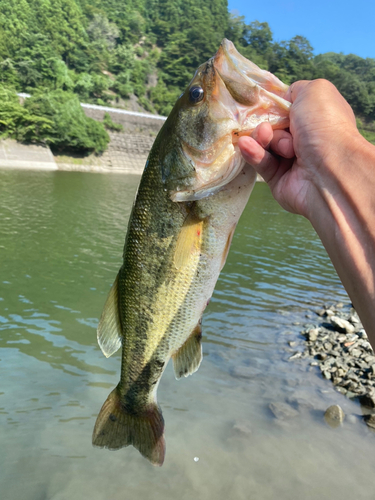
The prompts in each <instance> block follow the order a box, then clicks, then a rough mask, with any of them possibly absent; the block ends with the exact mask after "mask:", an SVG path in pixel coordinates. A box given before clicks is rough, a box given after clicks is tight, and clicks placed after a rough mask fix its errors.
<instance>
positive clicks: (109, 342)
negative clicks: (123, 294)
mask: <svg viewBox="0 0 375 500" xmlns="http://www.w3.org/2000/svg"><path fill="white" fill-rule="evenodd" d="M97 337H98V344H99V346H100V349H101V350H102V352H103V354H104V356H106V357H107V358H109V357H110V356H112V354H114V353H115V352H116V351H117V350H118V349H119V348H120V347H121V323H120V316H119V310H118V275H117V277H116V279H115V282H114V283H113V285H112V288H111V290H110V292H109V294H108V297H107V300H106V303H105V304H104V309H103V312H102V315H101V318H100V321H99V326H98V331H97Z"/></svg>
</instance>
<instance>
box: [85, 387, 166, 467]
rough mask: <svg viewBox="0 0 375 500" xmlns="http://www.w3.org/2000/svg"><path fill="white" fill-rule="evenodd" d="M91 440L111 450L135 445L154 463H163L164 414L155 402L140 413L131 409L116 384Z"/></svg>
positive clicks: (104, 406) (99, 417) (99, 416)
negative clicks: (129, 410) (125, 404)
mask: <svg viewBox="0 0 375 500" xmlns="http://www.w3.org/2000/svg"><path fill="white" fill-rule="evenodd" d="M92 444H93V445H94V446H98V447H100V448H108V449H110V450H118V449H120V448H123V447H125V446H129V445H133V446H134V447H135V448H136V449H137V450H138V451H139V452H140V453H141V455H143V456H144V457H145V458H147V459H148V460H149V461H150V462H151V463H152V464H153V465H159V466H160V465H162V464H163V462H164V455H165V440H164V419H163V415H162V414H161V411H160V409H159V407H158V405H157V404H156V402H155V403H151V404H150V406H149V407H148V408H147V409H146V410H145V411H144V412H143V413H142V414H140V415H135V414H132V413H130V412H128V411H127V410H126V408H125V407H124V405H123V404H122V402H121V396H120V393H119V391H118V389H117V387H116V389H114V390H113V391H112V392H111V393H110V395H109V396H108V398H107V400H106V401H105V403H104V404H103V406H102V408H101V410H100V413H99V415H98V417H97V419H96V423H95V427H94V432H93V435H92Z"/></svg>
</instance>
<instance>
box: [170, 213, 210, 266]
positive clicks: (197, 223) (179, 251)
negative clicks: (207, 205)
mask: <svg viewBox="0 0 375 500" xmlns="http://www.w3.org/2000/svg"><path fill="white" fill-rule="evenodd" d="M203 225H204V220H201V219H198V218H197V217H196V216H194V215H193V214H189V215H188V216H187V218H186V220H185V222H184V224H183V226H182V228H181V231H180V234H179V235H178V238H177V243H176V250H175V253H174V264H175V266H176V268H177V269H181V268H182V267H184V266H185V265H187V264H188V263H189V261H190V259H191V256H192V255H193V254H194V252H196V251H199V250H200V248H201V245H202V231H203Z"/></svg>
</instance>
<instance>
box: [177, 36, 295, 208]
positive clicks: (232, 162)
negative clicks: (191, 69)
mask: <svg viewBox="0 0 375 500" xmlns="http://www.w3.org/2000/svg"><path fill="white" fill-rule="evenodd" d="M197 85H198V86H201V87H202V88H203V89H204V90H205V93H206V97H205V99H206V102H205V103H204V107H203V109H204V110H205V114H204V120H205V122H206V125H205V127H204V128H203V129H202V130H200V129H199V132H200V133H199V134H198V133H197V134H195V135H194V126H192V127H191V128H190V131H189V134H185V135H184V133H181V134H180V141H181V148H182V151H183V154H184V156H185V159H186V160H187V162H188V163H189V164H190V165H193V166H194V176H192V177H191V179H190V181H189V183H188V185H186V184H185V185H181V186H176V188H175V189H173V190H171V195H170V196H171V200H172V201H176V202H187V201H196V200H199V199H202V198H204V197H207V196H211V195H213V194H215V193H217V192H218V191H220V189H222V188H223V187H224V186H225V185H226V184H227V183H230V182H231V181H232V180H233V179H234V178H235V177H236V176H237V175H238V174H239V173H240V172H241V170H242V168H243V160H242V157H241V153H240V151H239V149H238V146H237V142H238V138H239V137H240V136H242V135H250V134H251V132H252V131H253V130H254V129H255V128H256V127H257V126H258V125H259V124H260V123H263V122H268V123H270V125H271V126H272V128H273V129H285V128H288V126H289V109H290V106H291V103H290V102H289V101H287V100H286V99H284V98H283V97H282V96H283V95H285V93H286V91H287V89H288V87H287V85H285V84H284V83H282V82H281V81H280V80H279V79H278V78H277V77H276V76H274V75H273V74H271V73H269V72H268V71H265V70H262V69H260V68H258V67H257V66H256V65H255V64H254V63H252V62H251V61H249V60H247V59H246V58H245V57H243V56H242V55H241V54H240V53H239V52H238V51H237V50H236V48H235V46H234V45H233V43H232V42H230V41H229V40H226V39H224V40H223V41H222V43H221V45H220V47H219V50H218V51H217V53H216V54H215V56H214V57H213V58H211V59H210V60H209V61H208V62H207V63H206V64H205V65H202V66H201V67H200V68H199V70H198V71H197V73H196V75H195V77H194V78H193V80H192V82H191V84H190V85H189V88H192V87H194V86H197ZM189 88H188V90H189ZM198 107H199V106H197V108H198ZM202 111H203V110H202ZM199 113H200V111H199V110H197V111H196V117H198V115H199ZM201 114H203V113H201ZM194 118H195V116H194V114H191V120H192V123H193V124H194ZM201 122H202V117H200V118H199V120H198V119H197V124H198V123H199V124H200V123H201ZM197 129H198V127H197Z"/></svg>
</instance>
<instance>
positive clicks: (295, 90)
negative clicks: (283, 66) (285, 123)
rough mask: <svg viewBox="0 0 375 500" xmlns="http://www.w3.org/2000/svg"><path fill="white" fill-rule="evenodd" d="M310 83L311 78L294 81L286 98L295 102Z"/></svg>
mask: <svg viewBox="0 0 375 500" xmlns="http://www.w3.org/2000/svg"><path fill="white" fill-rule="evenodd" d="M310 83H311V80H299V81H298V82H294V83H292V84H291V85H290V87H289V88H288V90H287V91H286V94H285V96H284V99H286V100H287V101H289V102H292V103H293V102H294V101H295V100H296V99H297V96H298V94H299V93H300V92H301V91H302V90H303V89H305V88H306V87H307V85H309V84H310Z"/></svg>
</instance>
